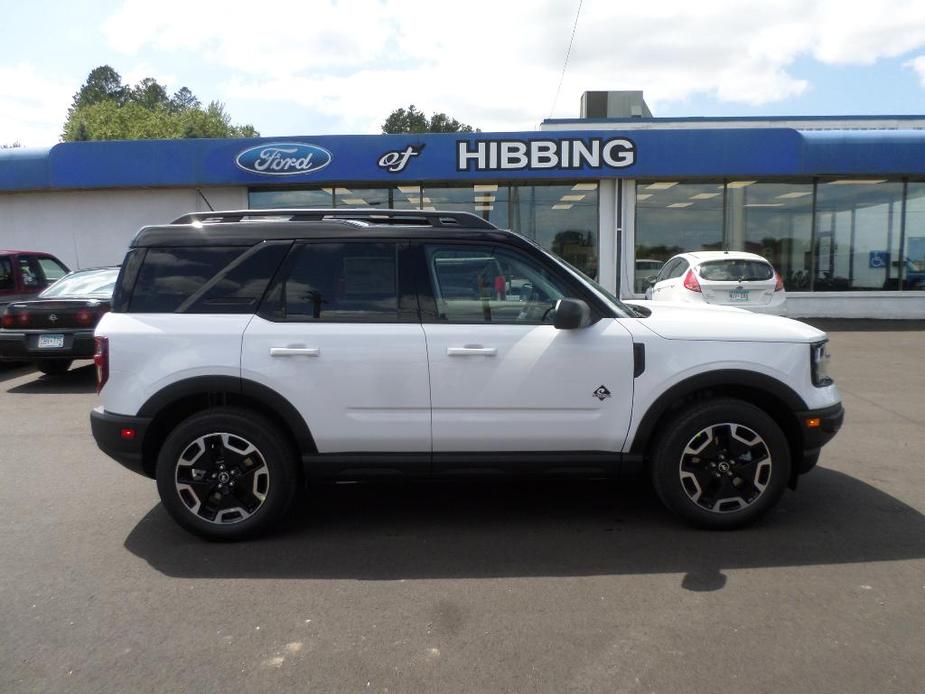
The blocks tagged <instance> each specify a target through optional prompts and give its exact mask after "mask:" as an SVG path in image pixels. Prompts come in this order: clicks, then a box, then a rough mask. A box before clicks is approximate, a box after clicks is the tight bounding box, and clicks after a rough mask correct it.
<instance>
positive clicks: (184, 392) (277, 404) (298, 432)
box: [138, 376, 316, 453]
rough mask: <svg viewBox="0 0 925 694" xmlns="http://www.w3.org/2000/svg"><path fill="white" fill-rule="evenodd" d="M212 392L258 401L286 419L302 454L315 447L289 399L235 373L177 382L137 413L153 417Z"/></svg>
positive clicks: (154, 396) (196, 377)
mask: <svg viewBox="0 0 925 694" xmlns="http://www.w3.org/2000/svg"><path fill="white" fill-rule="evenodd" d="M212 393H231V394H237V395H241V396H244V397H246V398H249V399H253V400H256V401H257V402H259V403H260V404H261V405H263V406H264V407H265V408H267V409H268V410H270V411H272V412H273V413H275V414H276V415H278V416H279V417H280V418H281V419H282V420H283V422H284V423H285V424H286V426H287V427H288V428H289V431H290V432H291V433H292V436H293V438H294V439H295V442H296V445H297V446H298V447H299V451H300V453H308V452H314V451H315V450H316V448H315V440H314V438H313V437H312V434H311V431H310V430H309V428H308V424H307V423H306V422H305V419H304V418H303V417H302V415H301V414H300V413H299V411H298V409H297V408H296V407H295V406H294V405H293V404H292V403H291V402H289V400H287V399H286V398H284V397H283V396H282V395H280V394H279V393H277V392H276V391H275V390H273V389H272V388H269V387H267V386H265V385H263V384H261V383H257V382H256V381H251V380H248V379H246V378H239V377H236V376H194V377H192V378H185V379H183V380H180V381H175V382H174V383H171V384H170V385H168V386H165V387H164V388H162V389H161V390H159V391H157V392H156V393H155V394H154V395H152V396H151V397H149V398H148V399H147V401H145V404H144V405H142V406H141V409H140V410H138V416H139V417H151V418H154V417H156V416H157V415H158V414H160V413H161V412H163V411H164V408H166V407H169V406H170V405H171V404H172V403H175V402H178V401H179V400H182V399H184V398H186V397H189V396H191V395H208V394H212Z"/></svg>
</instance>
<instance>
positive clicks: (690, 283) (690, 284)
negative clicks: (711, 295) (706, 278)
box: [684, 270, 700, 292]
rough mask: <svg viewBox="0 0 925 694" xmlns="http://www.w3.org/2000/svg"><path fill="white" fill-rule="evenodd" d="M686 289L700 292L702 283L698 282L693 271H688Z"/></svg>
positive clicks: (685, 280)
mask: <svg viewBox="0 0 925 694" xmlns="http://www.w3.org/2000/svg"><path fill="white" fill-rule="evenodd" d="M684 288H685V289H689V290H690V291H692V292H699V291H700V282H698V281H697V276H696V275H695V274H694V271H693V270H688V271H687V274H686V275H684Z"/></svg>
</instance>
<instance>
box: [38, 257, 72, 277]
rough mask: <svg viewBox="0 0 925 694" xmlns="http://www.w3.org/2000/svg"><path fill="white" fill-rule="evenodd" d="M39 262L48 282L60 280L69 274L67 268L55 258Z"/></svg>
mask: <svg viewBox="0 0 925 694" xmlns="http://www.w3.org/2000/svg"><path fill="white" fill-rule="evenodd" d="M37 260H38V263H39V267H41V268H42V274H43V275H45V279H46V280H47V281H48V282H54V281H55V280H59V279H61V278H62V277H64V276H65V275H66V274H67V268H66V267H64V266H63V265H62V264H61V263H59V262H58V261H57V260H55V259H54V258H37Z"/></svg>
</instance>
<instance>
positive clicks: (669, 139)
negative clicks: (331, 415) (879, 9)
mask: <svg viewBox="0 0 925 694" xmlns="http://www.w3.org/2000/svg"><path fill="white" fill-rule="evenodd" d="M891 173H895V174H896V175H905V176H909V175H922V174H925V133H923V132H922V131H909V130H896V131H865V132H861V133H855V132H851V133H845V132H841V131H840V132H816V131H798V130H794V129H790V128H670V129H654V128H653V129H632V128H630V129H626V130H618V129H614V130H608V129H588V130H548V131H533V132H514V133H446V134H443V133H408V134H394V135H321V136H312V137H286V138H250V139H189V140H137V141H116V142H65V143H61V144H58V145H55V146H54V147H51V148H50V149H48V150H44V151H43V150H31V151H17V150H11V151H4V152H3V153H0V190H55V189H58V190H67V189H93V188H131V187H182V186H234V185H238V186H257V185H266V184H268V183H274V182H277V183H282V182H285V183H286V184H287V185H293V184H303V183H304V184H308V185H336V184H345V183H365V184H370V183H371V184H381V185H386V186H388V185H392V184H393V183H401V182H407V183H419V182H426V181H435V182H436V181H478V180H483V181H484V180H505V181H512V182H516V181H523V182H527V181H531V180H556V179H562V180H576V179H577V180H582V179H585V180H596V179H600V178H623V177H625V178H642V179H653V178H669V179H670V180H674V179H682V178H720V177H725V178H734V177H749V178H757V177H762V176H768V177H782V176H814V175H822V174H825V175H861V174H863V175H868V176H869V175H871V174H884V175H886V174H891ZM871 258H872V260H871V262H876V263H879V262H884V263H888V262H890V259H889V256H888V255H887V256H886V257H881V256H879V255H878V256H877V257H876V258H874V256H873V255H872V256H871Z"/></svg>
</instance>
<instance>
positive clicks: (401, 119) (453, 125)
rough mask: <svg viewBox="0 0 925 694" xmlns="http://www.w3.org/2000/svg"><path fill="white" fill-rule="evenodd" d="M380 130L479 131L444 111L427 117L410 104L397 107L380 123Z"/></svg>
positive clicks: (402, 131)
mask: <svg viewBox="0 0 925 694" xmlns="http://www.w3.org/2000/svg"><path fill="white" fill-rule="evenodd" d="M382 132H383V133H385V134H394V133H471V132H481V131H480V130H478V129H477V128H476V129H473V128H472V126H471V125H466V124H465V123H460V122H459V121H458V120H456V119H455V118H450V117H449V116H448V115H446V114H445V113H435V114H433V115H432V116H431V117H430V118H429V119H428V118H427V116H425V115H424V114H423V113H422V112H421V111H418V110H417V108H415V106H414V104H411V105H410V106H409V107H408V108H407V110H406V109H403V108H397V109H395V110H394V111H392V113H390V114H389V117H388V118H386V119H385V123H383V124H382Z"/></svg>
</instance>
